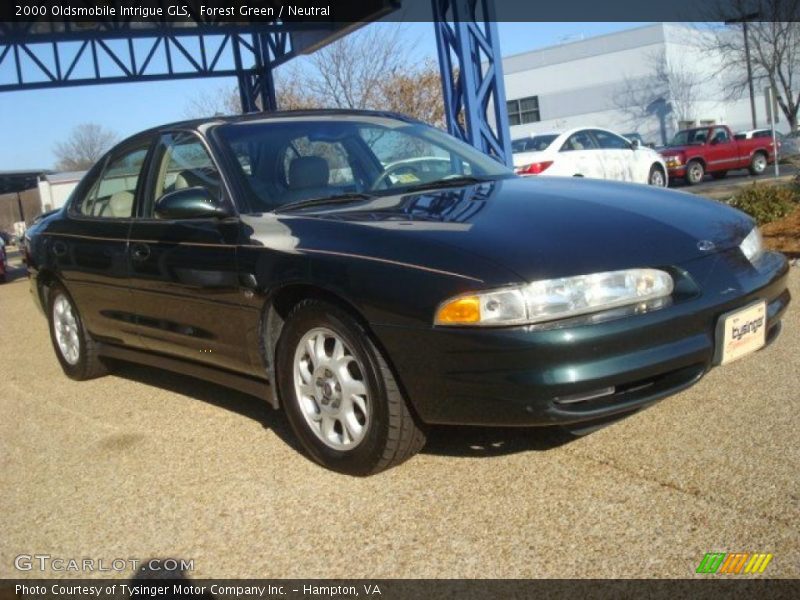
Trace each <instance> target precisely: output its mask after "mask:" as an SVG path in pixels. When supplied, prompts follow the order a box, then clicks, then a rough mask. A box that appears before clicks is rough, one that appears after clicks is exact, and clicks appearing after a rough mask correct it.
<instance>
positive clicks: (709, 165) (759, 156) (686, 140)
mask: <svg viewBox="0 0 800 600" xmlns="http://www.w3.org/2000/svg"><path fill="white" fill-rule="evenodd" d="M659 152H660V153H661V155H662V156H663V157H664V162H666V163H667V170H668V171H669V177H670V179H672V178H673V177H683V178H685V179H686V181H687V182H688V183H689V184H690V185H694V184H695V183H700V182H701V181H703V177H704V176H705V174H706V173H709V174H710V175H711V176H712V177H714V178H715V179H721V178H723V177H725V175H726V174H727V173H728V171H730V170H733V169H749V170H750V173H752V174H753V175H760V174H761V173H763V172H764V171H765V170H766V168H767V165H768V164H769V163H770V162H772V161H773V160H774V158H775V148H774V147H773V144H772V139H771V138H763V137H759V138H756V137H754V138H751V139H749V140H737V139H734V137H733V133H732V132H731V130H730V129H729V128H728V127H727V126H725V125H710V126H707V127H695V128H692V129H682V130H681V131H679V132H678V133H676V134H675V137H674V138H672V141H671V142H670V143H669V144H668V145H667V146H665V147H664V148H662V149H660V150H659Z"/></svg>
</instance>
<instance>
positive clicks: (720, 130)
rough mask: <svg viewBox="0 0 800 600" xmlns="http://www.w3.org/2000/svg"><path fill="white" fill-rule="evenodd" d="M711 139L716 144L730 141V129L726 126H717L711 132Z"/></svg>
mask: <svg viewBox="0 0 800 600" xmlns="http://www.w3.org/2000/svg"><path fill="white" fill-rule="evenodd" d="M711 141H712V142H714V143H715V144H724V143H725V142H730V141H731V138H730V136H729V135H728V130H727V129H725V128H724V127H715V128H714V130H713V131H712V132H711Z"/></svg>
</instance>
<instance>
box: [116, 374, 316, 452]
mask: <svg viewBox="0 0 800 600" xmlns="http://www.w3.org/2000/svg"><path fill="white" fill-rule="evenodd" d="M111 366H112V370H111V372H112V374H113V375H116V376H117V377H122V378H124V379H128V380H130V381H136V382H137V383H143V384H145V385H150V386H153V387H157V388H160V389H163V390H168V391H170V392H174V393H176V394H181V395H183V396H188V397H190V398H194V399H195V400H200V401H201V402H206V403H207V404H211V405H213V406H217V407H219V408H222V409H224V410H227V411H230V412H233V413H236V414H239V415H241V416H243V417H247V418H248V419H252V420H253V421H256V422H257V423H259V424H260V425H261V426H262V427H264V428H265V429H271V430H272V431H273V432H274V433H275V435H277V436H278V437H279V438H280V439H281V440H282V441H283V442H285V443H286V444H287V445H288V446H290V447H292V448H294V449H295V450H298V451H300V450H301V448H300V445H299V443H298V442H297V441H296V439H295V437H294V434H293V433H292V431H291V429H290V427H289V422H288V421H287V420H286V416H285V415H284V413H283V411H280V410H273V409H272V408H271V407H270V406H269V405H268V404H267V401H266V400H262V399H259V398H256V397H255V396H250V395H248V394H245V393H243V392H239V391H237V390H233V389H230V388H226V387H223V386H221V385H217V384H216V383H211V382H209V381H204V380H201V379H196V378H194V377H190V376H188V375H181V374H179V373H173V372H172V371H165V370H162V369H156V368H153V367H148V366H143V365H138V364H136V363H129V362H124V361H119V360H113V361H111Z"/></svg>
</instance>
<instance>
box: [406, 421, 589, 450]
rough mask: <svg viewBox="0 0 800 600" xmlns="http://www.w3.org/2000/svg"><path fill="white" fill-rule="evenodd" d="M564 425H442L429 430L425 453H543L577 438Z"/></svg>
mask: <svg viewBox="0 0 800 600" xmlns="http://www.w3.org/2000/svg"><path fill="white" fill-rule="evenodd" d="M577 438H578V436H575V435H573V434H571V433H569V432H568V431H566V430H565V429H562V428H560V427H467V426H456V425H447V426H444V425H439V426H436V427H432V428H431V429H430V431H429V432H428V442H427V444H426V445H425V448H423V450H422V453H423V454H432V455H436V456H453V457H476V458H478V457H490V456H505V455H508V454H517V453H520V452H531V451H536V452H543V451H547V450H552V449H554V448H558V447H559V446H563V445H564V444H568V443H569V442H571V441H573V440H575V439H577Z"/></svg>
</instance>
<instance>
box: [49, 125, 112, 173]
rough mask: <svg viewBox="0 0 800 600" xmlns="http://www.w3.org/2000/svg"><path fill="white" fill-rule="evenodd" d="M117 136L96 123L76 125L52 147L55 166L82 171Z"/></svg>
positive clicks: (101, 153)
mask: <svg viewBox="0 0 800 600" xmlns="http://www.w3.org/2000/svg"><path fill="white" fill-rule="evenodd" d="M117 139H118V136H117V134H116V133H115V132H113V131H111V130H110V129H106V128H105V127H103V126H102V125H98V124H97V123H83V124H81V125H77V126H76V127H75V128H74V129H73V130H72V131H71V132H70V134H69V137H68V138H67V139H66V140H65V141H63V142H58V143H57V144H56V145H55V147H54V148H53V153H54V154H55V155H56V168H57V169H60V170H63V171H82V170H84V169H88V168H89V167H91V166H92V165H93V164H94V163H96V162H97V161H98V160H99V159H100V158H101V157H102V156H103V154H105V153H106V151H107V150H108V149H109V148H111V146H113V145H114V143H115V142H116V141H117Z"/></svg>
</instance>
